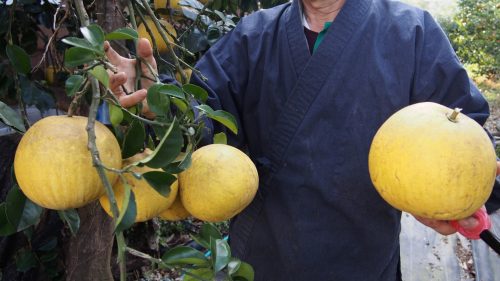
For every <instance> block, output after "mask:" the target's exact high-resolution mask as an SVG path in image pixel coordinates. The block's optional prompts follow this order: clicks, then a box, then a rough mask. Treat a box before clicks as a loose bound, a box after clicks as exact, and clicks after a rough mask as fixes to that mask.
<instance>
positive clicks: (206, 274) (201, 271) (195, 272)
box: [182, 268, 215, 281]
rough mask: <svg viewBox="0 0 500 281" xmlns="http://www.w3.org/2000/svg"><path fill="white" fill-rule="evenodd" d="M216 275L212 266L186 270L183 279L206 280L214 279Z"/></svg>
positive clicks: (186, 280) (191, 280) (184, 280)
mask: <svg viewBox="0 0 500 281" xmlns="http://www.w3.org/2000/svg"><path fill="white" fill-rule="evenodd" d="M214 277H215V275H214V273H213V272H212V270H211V269H210V268H196V269H189V270H186V274H185V275H184V278H183V279H182V280H183V281H200V280H203V281H206V280H213V279H214Z"/></svg>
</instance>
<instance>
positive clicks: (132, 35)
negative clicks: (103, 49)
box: [105, 27, 139, 40]
mask: <svg viewBox="0 0 500 281" xmlns="http://www.w3.org/2000/svg"><path fill="white" fill-rule="evenodd" d="M105 39H106V40H133V39H139V35H138V34H137V31H136V30H134V29H132V28H128V27H123V28H118V29H117V30H115V31H113V32H110V33H108V34H106V37H105Z"/></svg>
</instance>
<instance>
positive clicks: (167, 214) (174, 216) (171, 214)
mask: <svg viewBox="0 0 500 281" xmlns="http://www.w3.org/2000/svg"><path fill="white" fill-rule="evenodd" d="M189 216H190V214H189V212H188V211H187V210H186V208H184V205H182V201H181V197H180V196H179V195H177V197H176V198H175V201H174V203H173V204H172V206H170V208H168V209H166V210H165V211H163V212H162V213H160V215H159V217H160V218H161V219H164V220H168V221H180V220H183V219H186V218H188V217H189Z"/></svg>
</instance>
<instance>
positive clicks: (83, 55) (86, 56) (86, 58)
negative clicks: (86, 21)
mask: <svg viewBox="0 0 500 281" xmlns="http://www.w3.org/2000/svg"><path fill="white" fill-rule="evenodd" d="M98 58H99V55H98V54H96V53H94V52H92V51H89V50H87V49H83V48H80V47H72V48H69V49H67V50H66V52H65V53H64V65H66V66H67V67H77V66H80V65H82V64H85V63H90V62H92V61H94V60H96V59H98Z"/></svg>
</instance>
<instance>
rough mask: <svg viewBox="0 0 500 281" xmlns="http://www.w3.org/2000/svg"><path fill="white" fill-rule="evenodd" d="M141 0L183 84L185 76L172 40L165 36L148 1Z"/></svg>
mask: <svg viewBox="0 0 500 281" xmlns="http://www.w3.org/2000/svg"><path fill="white" fill-rule="evenodd" d="M141 1H142V5H143V6H144V8H145V9H146V12H147V13H148V15H149V16H150V17H151V19H153V22H154V24H155V26H156V28H157V29H158V32H160V35H161V38H162V39H163V41H165V43H167V48H168V50H169V53H170V54H171V55H172V58H173V60H174V65H175V68H176V70H177V71H178V72H179V73H180V75H181V80H182V81H181V82H182V84H185V83H186V82H187V76H186V73H185V72H184V70H183V69H182V67H181V65H180V63H179V58H178V57H177V55H176V54H175V52H174V48H173V47H172V42H170V40H169V39H168V36H167V34H166V32H165V30H164V29H163V28H162V26H161V24H160V22H159V20H158V18H156V16H155V14H154V12H153V10H152V9H151V7H150V6H149V4H148V1H147V0H141Z"/></svg>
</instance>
